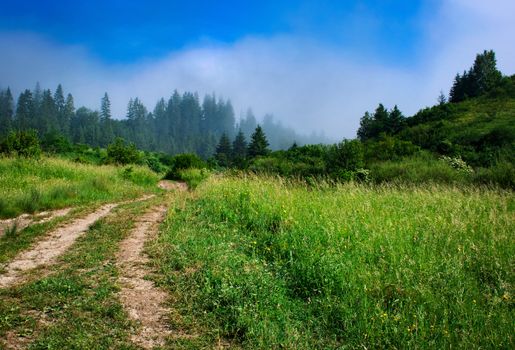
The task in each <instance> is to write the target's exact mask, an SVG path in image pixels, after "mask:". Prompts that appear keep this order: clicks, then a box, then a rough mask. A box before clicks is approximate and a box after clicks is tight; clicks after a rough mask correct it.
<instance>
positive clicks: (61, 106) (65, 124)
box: [54, 84, 70, 135]
mask: <svg viewBox="0 0 515 350" xmlns="http://www.w3.org/2000/svg"><path fill="white" fill-rule="evenodd" d="M54 102H55V107H56V110H57V121H58V124H59V131H60V132H61V133H62V134H63V135H68V134H69V133H70V119H69V118H67V116H66V113H65V107H66V101H65V99H64V92H63V87H62V86H61V84H59V85H57V89H56V90H55V93H54Z"/></svg>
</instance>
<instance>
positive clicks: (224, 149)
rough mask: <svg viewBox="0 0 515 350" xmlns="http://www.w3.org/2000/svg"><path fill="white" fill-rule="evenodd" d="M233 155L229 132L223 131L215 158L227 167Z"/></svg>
mask: <svg viewBox="0 0 515 350" xmlns="http://www.w3.org/2000/svg"><path fill="white" fill-rule="evenodd" d="M231 155H232V148H231V141H229V137H227V134H226V133H223V134H222V136H221V137H220V141H219V142H218V146H216V152H215V159H216V160H217V161H218V164H219V165H221V166H224V167H226V166H229V165H230V163H231Z"/></svg>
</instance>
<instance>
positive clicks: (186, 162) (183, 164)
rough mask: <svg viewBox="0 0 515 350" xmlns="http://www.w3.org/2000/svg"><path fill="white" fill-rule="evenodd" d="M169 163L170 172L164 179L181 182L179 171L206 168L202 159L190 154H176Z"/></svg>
mask: <svg viewBox="0 0 515 350" xmlns="http://www.w3.org/2000/svg"><path fill="white" fill-rule="evenodd" d="M170 163H171V165H170V170H169V171H168V172H167V173H166V175H165V178H166V179H169V180H182V178H181V174H180V170H185V169H203V168H206V167H207V166H206V163H205V162H204V161H203V160H202V159H200V158H199V157H198V156H197V155H196V154H192V153H184V154H178V155H176V156H174V157H173V158H172V160H171V162H170Z"/></svg>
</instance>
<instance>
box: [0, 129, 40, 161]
mask: <svg viewBox="0 0 515 350" xmlns="http://www.w3.org/2000/svg"><path fill="white" fill-rule="evenodd" d="M0 151H1V152H2V153H5V154H7V155H11V156H21V157H27V158H39V156H40V155H41V146H40V144H39V139H38V135H37V134H36V131H34V130H25V131H11V132H10V133H9V135H7V138H6V139H5V140H4V141H3V142H2V144H1V145H0Z"/></svg>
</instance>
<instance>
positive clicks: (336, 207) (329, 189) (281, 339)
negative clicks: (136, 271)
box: [148, 175, 515, 349]
mask: <svg viewBox="0 0 515 350" xmlns="http://www.w3.org/2000/svg"><path fill="white" fill-rule="evenodd" d="M514 211H515V201H514V197H513V193H512V192H510V191H503V190H498V189H488V188H472V187H470V188H465V187H463V186H461V187H460V188H457V187H453V186H449V185H435V184H425V185H410V186H402V185H395V186H393V185H377V186H372V185H359V184H355V183H352V182H351V183H346V184H342V185H336V186H335V185H329V184H325V183H323V182H320V183H317V184H312V183H311V184H309V185H308V184H306V183H303V182H298V181H289V180H284V179H281V178H277V177H257V176H245V175H240V176H211V177H210V178H209V179H208V180H206V181H205V182H203V183H201V184H200V185H199V186H198V187H197V189H196V191H194V192H190V193H182V194H177V196H175V197H174V199H173V202H172V203H171V209H170V214H169V216H168V218H167V220H166V221H165V223H164V224H163V226H162V230H161V231H162V233H161V235H160V237H159V239H158V240H157V241H155V242H152V244H151V245H150V246H149V247H148V251H149V253H150V254H151V257H152V261H153V264H155V266H156V268H158V269H159V272H160V273H159V274H157V275H156V276H155V279H156V281H157V282H158V283H159V284H160V285H161V286H163V287H165V288H166V289H167V290H168V291H169V292H170V294H171V296H172V300H173V308H174V310H176V312H177V315H175V317H172V320H171V321H172V327H173V329H174V330H175V331H177V332H179V333H180V334H192V335H193V336H190V337H177V338H174V339H173V340H172V343H173V344H171V345H172V347H173V348H191V349H194V348H200V347H210V346H212V344H213V343H215V344H216V343H220V342H222V344H223V343H224V342H225V343H226V345H235V346H236V347H240V346H241V347H243V348H249V349H274V348H295V349H313V348H385V347H388V348H451V347H458V348H481V347H482V348H513V346H514V345H515V339H514V334H515V333H514V324H513V320H514V319H515V308H514V300H513V297H514V283H515V268H514V267H515V266H514V260H513V256H515V242H514V240H515V239H514V231H515V215H514Z"/></svg>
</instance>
